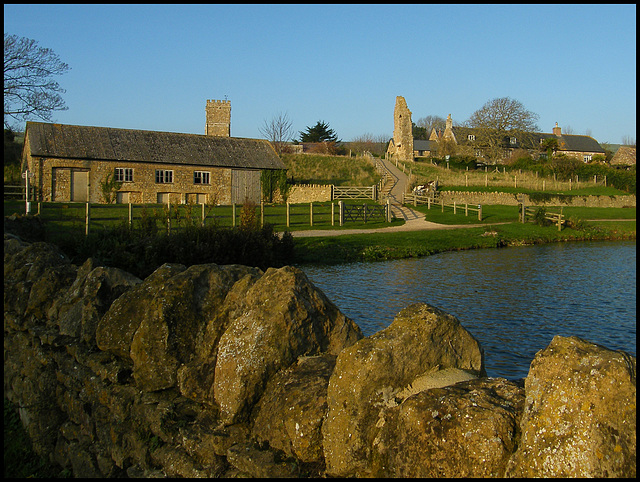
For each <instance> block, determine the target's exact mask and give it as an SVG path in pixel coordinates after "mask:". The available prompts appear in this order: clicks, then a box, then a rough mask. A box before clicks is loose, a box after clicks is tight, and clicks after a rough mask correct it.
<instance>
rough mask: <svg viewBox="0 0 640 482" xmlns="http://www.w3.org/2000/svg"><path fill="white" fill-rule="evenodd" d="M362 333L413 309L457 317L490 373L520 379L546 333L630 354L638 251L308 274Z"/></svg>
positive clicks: (428, 261) (567, 248)
mask: <svg viewBox="0 0 640 482" xmlns="http://www.w3.org/2000/svg"><path fill="white" fill-rule="evenodd" d="M304 271H305V272H306V273H307V275H308V276H309V278H310V279H311V280H312V281H313V282H314V283H315V284H316V285H317V286H318V287H320V288H321V289H322V290H323V291H324V292H325V293H326V294H327V296H328V297H329V298H330V299H331V300H332V301H333V302H334V303H335V304H336V305H337V306H338V307H339V308H340V310H341V311H342V312H343V313H345V314H346V315H347V316H349V317H350V318H352V319H353V320H354V321H355V322H356V323H358V325H359V326H360V328H361V329H362V331H363V333H364V334H365V335H367V336H368V335H371V334H373V333H375V332H377V331H379V330H381V329H383V328H385V327H387V326H388V325H389V324H390V323H391V322H392V321H393V318H394V317H395V315H396V314H397V313H398V312H399V311H400V310H402V309H403V308H405V307H406V306H408V305H409V304H411V303H414V302H422V303H429V304H431V305H434V306H437V307H438V308H440V309H442V310H444V311H446V312H448V313H450V314H452V315H454V316H456V317H457V318H458V319H459V320H460V322H461V323H462V324H463V326H465V327H466V328H467V329H468V330H469V331H470V332H471V333H472V334H473V335H474V336H475V337H476V338H477V339H478V340H479V341H480V342H481V344H482V346H483V348H484V349H485V361H486V364H487V373H488V374H489V375H490V376H503V377H507V378H520V377H524V376H526V374H527V372H528V369H529V364H530V363H531V360H532V359H533V357H534V355H535V353H536V352H537V351H538V350H541V349H543V348H545V347H546V346H547V345H548V344H549V342H550V341H551V339H552V338H553V336H555V335H563V336H570V335H575V336H579V337H581V338H584V339H587V340H589V341H592V342H595V343H600V344H602V345H604V346H606V347H608V348H611V349H621V350H625V351H627V352H629V353H631V354H633V355H635V353H636V244H635V241H629V242H583V243H566V244H550V245H541V246H525V247H514V248H507V249H488V250H474V251H462V252H455V253H442V254H439V255H435V256H430V257H426V258H420V259H406V260H397V261H388V262H380V263H351V264H345V265H339V266H330V267H305V268H304Z"/></svg>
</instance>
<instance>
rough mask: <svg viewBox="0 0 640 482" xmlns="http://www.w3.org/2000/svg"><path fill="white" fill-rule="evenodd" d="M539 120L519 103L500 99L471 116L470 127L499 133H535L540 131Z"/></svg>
mask: <svg viewBox="0 0 640 482" xmlns="http://www.w3.org/2000/svg"><path fill="white" fill-rule="evenodd" d="M537 120H538V114H534V113H533V112H531V111H528V110H527V109H525V108H524V105H522V103H520V102H519V101H517V100H514V99H511V98H509V97H500V98H497V99H493V100H490V101H489V102H487V103H486V104H485V105H483V106H482V108H480V109H478V110H477V111H475V112H474V113H473V114H471V117H470V118H469V125H470V126H471V127H480V128H488V129H495V130H498V131H511V130H514V131H524V132H533V131H537V130H538V125H537V124H536V121H537Z"/></svg>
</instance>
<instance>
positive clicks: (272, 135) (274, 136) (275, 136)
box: [260, 113, 293, 155]
mask: <svg viewBox="0 0 640 482" xmlns="http://www.w3.org/2000/svg"><path fill="white" fill-rule="evenodd" d="M260 133H261V134H262V135H263V136H264V137H265V138H266V139H267V140H268V141H269V142H271V145H272V146H273V148H274V149H275V150H276V153H277V154H278V155H280V154H282V152H283V150H284V148H285V145H286V143H287V142H289V141H290V140H291V138H292V137H293V128H292V124H291V120H289V116H288V115H287V114H286V113H285V114H283V113H280V114H278V115H276V116H274V117H272V118H271V120H270V121H267V120H266V119H265V120H264V124H263V126H262V127H260Z"/></svg>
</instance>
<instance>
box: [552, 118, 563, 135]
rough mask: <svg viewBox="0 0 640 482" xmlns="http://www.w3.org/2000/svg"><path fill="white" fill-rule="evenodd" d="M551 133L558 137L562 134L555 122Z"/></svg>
mask: <svg viewBox="0 0 640 482" xmlns="http://www.w3.org/2000/svg"><path fill="white" fill-rule="evenodd" d="M553 135H554V136H558V137H560V136H562V132H561V129H560V127H558V123H557V122H556V126H555V127H554V128H553Z"/></svg>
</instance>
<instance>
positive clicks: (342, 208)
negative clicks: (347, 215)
mask: <svg viewBox="0 0 640 482" xmlns="http://www.w3.org/2000/svg"><path fill="white" fill-rule="evenodd" d="M338 208H339V211H340V226H342V225H343V224H344V203H343V202H342V201H338Z"/></svg>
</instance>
